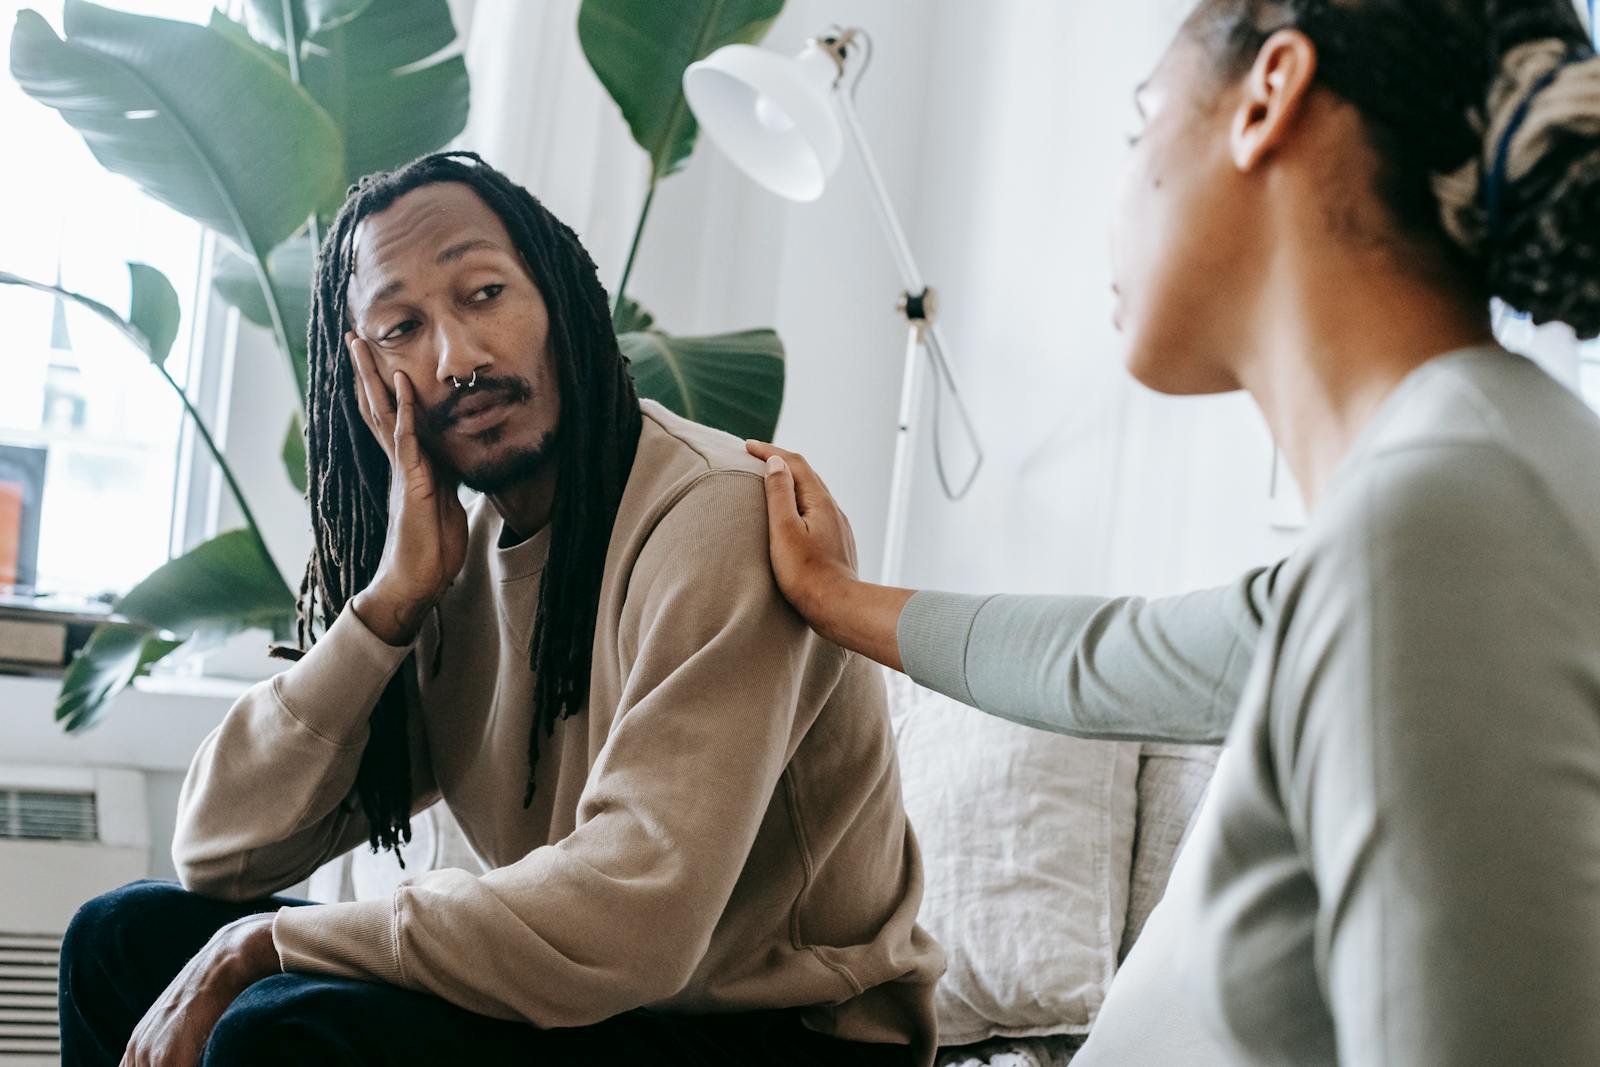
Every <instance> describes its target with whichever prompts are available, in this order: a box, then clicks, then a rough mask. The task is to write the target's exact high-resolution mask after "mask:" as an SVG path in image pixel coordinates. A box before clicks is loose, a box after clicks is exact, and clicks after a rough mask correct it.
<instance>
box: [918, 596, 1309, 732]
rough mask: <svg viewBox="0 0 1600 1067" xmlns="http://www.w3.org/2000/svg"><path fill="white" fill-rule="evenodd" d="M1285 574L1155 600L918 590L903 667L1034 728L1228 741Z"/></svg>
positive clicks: (930, 685)
mask: <svg viewBox="0 0 1600 1067" xmlns="http://www.w3.org/2000/svg"><path fill="white" fill-rule="evenodd" d="M1281 566H1282V564H1278V565H1277V566H1273V567H1268V568H1262V569H1258V570H1252V571H1250V572H1248V573H1247V574H1245V575H1244V576H1243V577H1241V578H1239V579H1238V580H1237V581H1235V582H1232V583H1231V584H1229V585H1224V586H1220V587H1218V588H1216V589H1208V590H1205V591H1204V592H1198V593H1190V594H1188V595H1185V596H1178V597H1168V598H1164V599H1159V600H1144V599H1141V598H1138V597H1119V598H1114V599H1108V598H1104V597H1092V596H988V597H983V596H969V595H964V594H957V593H930V592H923V593H918V594H916V595H915V596H913V597H912V598H911V600H910V601H909V602H908V603H907V604H906V606H905V608H904V609H903V610H902V612H901V614H900V622H899V627H898V635H897V636H898V642H899V647H900V658H901V661H902V663H903V665H904V667H905V670H906V673H907V674H909V675H910V676H911V677H912V678H913V679H914V680H916V681H917V682H918V683H919V684H920V685H924V686H927V687H928V688H929V689H934V690H937V691H938V692H941V693H944V694H945V695H947V696H949V697H952V698H954V699H956V700H959V701H961V702H962V703H963V704H969V705H971V706H973V707H975V708H978V709H980V710H982V711H986V712H988V713H989V714H991V715H997V716H999V717H1001V718H1004V719H1010V720H1011V721H1012V722H1018V723H1022V724H1023V725H1026V726H1035V727H1039V728H1041V729H1045V730H1053V731H1055V732H1057V733H1065V734H1075V735H1077V736H1080V737H1091V738H1098V739H1102V740H1136V741H1178V742H1189V743H1199V742H1211V743H1220V742H1221V741H1222V740H1223V739H1224V738H1226V736H1227V734H1228V727H1229V725H1230V724H1231V723H1232V722H1233V716H1234V711H1235V710H1236V709H1237V708H1238V706H1239V698H1240V696H1241V695H1242V693H1243V690H1244V683H1245V680H1246V678H1247V677H1248V675H1249V672H1250V664H1251V662H1252V661H1253V659H1254V657H1255V651H1256V642H1257V639H1258V638H1259V637H1260V636H1261V630H1262V625H1263V621H1264V620H1265V618H1266V615H1267V611H1268V605H1269V601H1270V596H1271V592H1272V588H1273V583H1274V581H1275V580H1276V578H1277V575H1278V571H1279V568H1280V567H1281Z"/></svg>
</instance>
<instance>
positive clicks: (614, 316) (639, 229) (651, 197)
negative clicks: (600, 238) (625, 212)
mask: <svg viewBox="0 0 1600 1067" xmlns="http://www.w3.org/2000/svg"><path fill="white" fill-rule="evenodd" d="M656 181H657V178H656V175H655V171H654V168H653V167H652V169H651V173H650V188H649V190H648V191H647V192H646V193H645V194H644V206H643V207H642V208H640V209H639V222H638V224H637V225H635V226H634V228H633V244H632V246H631V247H629V249H628V262H627V264H626V265H624V266H623V268H622V280H621V281H620V282H618V283H617V295H616V299H615V303H613V305H612V308H611V323H612V325H613V326H615V325H616V323H617V321H618V316H619V315H620V314H621V312H622V298H623V297H624V296H625V295H626V294H627V292H628V279H629V278H630V277H632V276H633V261H634V260H635V259H636V258H638V255H639V239H640V238H642V237H643V236H644V224H645V221H646V220H647V219H649V218H650V205H651V204H652V203H654V202H655V198H656Z"/></svg>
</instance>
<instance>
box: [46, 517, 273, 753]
mask: <svg viewBox="0 0 1600 1067" xmlns="http://www.w3.org/2000/svg"><path fill="white" fill-rule="evenodd" d="M117 613H118V614H119V615H122V616H124V617H125V618H126V619H127V620H128V621H127V622H126V623H107V624H106V625H103V626H99V627H97V628H96V629H95V632H94V634H93V635H92V636H91V637H90V639H89V643H88V644H87V645H85V646H84V648H83V650H82V651H80V652H79V653H78V654H77V655H76V656H75V657H73V661H72V664H71V666H70V667H69V668H68V669H67V674H66V677H65V678H63V679H62V682H61V692H60V694H59V695H58V696H57V697H56V718H57V719H58V720H59V721H61V722H62V723H63V725H65V726H66V728H67V729H68V730H78V729H82V728H83V727H85V726H89V725H92V724H93V723H94V722H95V721H96V720H97V719H99V717H100V716H101V714H103V713H104V711H105V707H106V705H107V703H109V702H110V700H111V698H113V697H115V696H116V695H117V694H118V693H120V692H122V690H123V689H125V688H127V686H128V684H129V683H130V682H132V681H133V679H134V678H136V677H138V676H139V675H141V674H144V673H146V672H147V671H148V670H149V668H150V665H151V664H153V663H155V662H156V661H158V660H160V659H161V658H162V657H164V656H166V655H167V654H168V653H170V652H171V651H172V650H173V649H175V648H177V647H178V646H179V645H181V644H183V643H184V641H186V640H187V639H188V638H189V637H191V636H193V635H194V634H197V633H202V632H203V633H205V634H207V635H211V636H223V635H226V634H230V633H237V632H238V631H241V630H250V629H256V628H262V629H270V630H272V631H273V632H274V633H276V634H280V635H281V634H286V633H287V632H288V631H289V628H290V626H291V625H292V623H293V619H294V595H293V594H292V593H290V592H289V587H288V586H287V585H285V584H284V581H283V578H282V576H281V575H279V573H278V570H277V568H276V567H275V566H274V565H273V563H272V560H270V559H269V558H268V557H267V555H266V553H265V551H263V549H262V548H261V542H260V541H258V540H257V539H256V536H255V535H254V534H253V533H251V532H249V531H248V530H230V531H228V532H227V533H223V534H219V535H218V536H216V537H214V538H212V539H211V540H209V541H206V542H205V543H203V544H200V545H197V546H195V547H194V548H193V549H191V550H190V551H188V552H187V553H185V554H184V555H182V556H179V557H178V558H176V559H174V560H171V561H170V562H168V563H166V564H164V565H163V566H161V567H158V568H156V570H155V571H153V572H152V573H151V574H150V576H149V577H148V578H146V579H145V580H144V581H142V582H140V583H139V584H138V585H136V586H134V587H133V588H132V589H130V590H129V591H128V595H127V596H125V597H123V598H122V599H121V600H119V601H118V602H117Z"/></svg>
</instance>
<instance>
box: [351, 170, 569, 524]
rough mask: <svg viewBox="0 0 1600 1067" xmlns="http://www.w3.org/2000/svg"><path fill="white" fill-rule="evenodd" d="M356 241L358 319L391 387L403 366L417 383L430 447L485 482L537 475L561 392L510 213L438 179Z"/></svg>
mask: <svg viewBox="0 0 1600 1067" xmlns="http://www.w3.org/2000/svg"><path fill="white" fill-rule="evenodd" d="M353 240H354V245H355V269H354V270H353V271H352V272H351V275H350V287H349V290H348V293H347V303H348V307H349V315H350V324H351V326H352V328H353V329H354V331H355V332H356V334H357V335H358V336H360V337H361V338H363V339H365V340H366V341H367V343H368V345H369V346H370V348H371V350H372V353H373V358H374V360H375V361H376V362H377V369H378V371H379V373H380V375H381V376H382V377H383V379H384V384H385V386H386V387H387V388H389V390H390V391H391V393H392V392H393V382H394V375H395V372H396V371H400V372H403V373H404V374H405V375H406V377H408V378H409V379H410V380H411V383H412V385H413V386H414V387H415V389H416V393H417V402H418V407H419V411H418V416H419V417H418V420H417V430H418V436H419V437H420V438H421V441H422V444H423V447H424V448H425V449H426V450H427V451H428V453H429V454H430V455H431V456H432V457H433V459H434V460H435V462H436V463H439V464H440V465H442V467H444V468H445V470H444V473H446V474H453V475H455V476H457V477H459V478H460V479H461V480H462V481H463V482H464V483H465V484H467V485H468V486H470V487H472V488H474V489H480V490H483V491H485V492H495V491H497V490H500V489H504V488H506V487H508V486H510V485H512V484H515V483H517V482H521V481H524V480H526V479H528V478H530V477H532V475H533V474H534V473H536V472H537V471H538V470H539V468H540V466H541V463H542V461H543V460H544V459H547V458H548V455H547V449H548V448H549V446H550V444H551V443H552V442H553V441H554V439H555V433H556V429H557V427H558V426H559V424H560V418H561V397H560V394H559V391H558V389H557V384H556V375H555V366H554V362H553V360H552V357H551V353H550V344H549V340H550V317H549V313H548V311H547V310H546V308H545V303H544V297H543V295H541V294H540V292H539V289H538V287H537V286H535V285H534V283H533V277H532V275H530V274H529V273H528V267H527V264H526V263H524V262H523V259H522V256H521V255H520V254H518V252H517V250H516V248H515V247H514V246H513V245H512V243H511V235H510V234H508V233H507V232H506V228H505V224H504V223H503V222H501V221H500V216H498V215H497V214H495V212H494V210H493V209H492V208H490V207H489V205H488V204H486V203H484V202H483V200H482V199H481V198H480V197H479V196H478V194H477V193H475V192H474V191H473V190H472V189H471V188H470V187H469V186H467V185H463V184H461V183H460V182H436V183H434V184H431V185H424V186H421V187H420V188H417V189H413V190H412V191H411V192H409V193H406V194H405V195H404V196H401V197H400V198H399V199H397V200H396V201H395V202H394V203H393V204H391V205H390V206H389V207H387V208H385V209H384V210H383V211H380V212H378V213H377V214H375V215H371V216H369V217H367V218H365V219H363V220H362V222H361V224H360V225H359V226H358V227H357V228H356V231H355V234H354V237H353ZM474 373H476V375H477V383H476V385H474V386H472V387H470V388H468V387H466V383H467V382H469V381H471V380H472V377H473V375H474ZM452 379H453V380H452ZM456 382H460V383H461V386H460V387H457V385H456V384H455V383H456Z"/></svg>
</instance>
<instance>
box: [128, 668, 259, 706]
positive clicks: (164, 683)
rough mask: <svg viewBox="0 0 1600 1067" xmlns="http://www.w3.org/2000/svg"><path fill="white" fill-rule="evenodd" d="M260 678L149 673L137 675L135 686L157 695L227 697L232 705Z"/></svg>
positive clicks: (201, 697) (197, 697) (215, 698)
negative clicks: (141, 675)
mask: <svg viewBox="0 0 1600 1067" xmlns="http://www.w3.org/2000/svg"><path fill="white" fill-rule="evenodd" d="M258 680H259V679H251V678H226V677H221V676H212V675H205V674H147V675H145V676H144V677H143V678H135V679H134V680H133V688H134V689H136V690H138V691H139V692H141V693H150V694H152V695H155V696H163V697H179V698H195V699H201V700H226V701H228V703H230V704H232V703H233V702H234V701H235V700H238V699H239V697H240V696H241V695H242V694H243V693H244V691H245V690H246V689H249V688H250V687H251V686H252V685H254V684H255V683H256V681H258Z"/></svg>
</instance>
